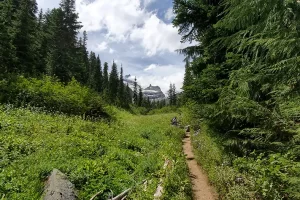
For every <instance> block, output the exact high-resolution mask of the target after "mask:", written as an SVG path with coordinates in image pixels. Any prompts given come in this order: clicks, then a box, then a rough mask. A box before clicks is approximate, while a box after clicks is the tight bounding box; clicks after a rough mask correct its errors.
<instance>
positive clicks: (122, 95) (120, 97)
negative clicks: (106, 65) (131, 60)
mask: <svg viewBox="0 0 300 200" xmlns="http://www.w3.org/2000/svg"><path fill="white" fill-rule="evenodd" d="M125 89H126V88H125V85H124V78H123V67H121V72H120V79H119V88H118V100H119V104H120V105H121V106H122V107H124V106H125V103H126V102H124V100H125V99H126V96H125Z"/></svg>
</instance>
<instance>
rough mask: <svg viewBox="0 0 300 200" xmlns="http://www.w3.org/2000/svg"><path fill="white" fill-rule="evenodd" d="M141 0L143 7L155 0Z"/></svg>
mask: <svg viewBox="0 0 300 200" xmlns="http://www.w3.org/2000/svg"><path fill="white" fill-rule="evenodd" d="M143 1H144V7H147V6H149V5H150V4H152V3H153V2H154V1H156V0H143Z"/></svg>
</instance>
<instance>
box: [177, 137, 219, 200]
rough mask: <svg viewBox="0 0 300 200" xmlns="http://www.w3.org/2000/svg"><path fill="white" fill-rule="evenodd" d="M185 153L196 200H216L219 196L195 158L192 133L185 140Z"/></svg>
mask: <svg viewBox="0 0 300 200" xmlns="http://www.w3.org/2000/svg"><path fill="white" fill-rule="evenodd" d="M183 151H184V154H185V155H186V162H187V164H188V167H189V171H190V178H191V181H192V185H193V196H194V200H216V199H217V195H216V193H215V192H214V189H213V187H212V186H210V185H209V182H208V178H207V176H206V175H205V174H204V173H203V171H202V169H201V167H200V166H199V165H198V163H197V161H196V160H195V158H194V153H193V147H192V143H191V136H190V133H186V137H185V139H184V140H183Z"/></svg>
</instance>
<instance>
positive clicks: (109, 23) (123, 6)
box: [76, 0, 147, 41]
mask: <svg viewBox="0 0 300 200" xmlns="http://www.w3.org/2000/svg"><path fill="white" fill-rule="evenodd" d="M76 8H77V11H78V13H79V20H80V21H81V22H82V25H83V26H84V29H85V30H86V31H101V30H105V31H107V32H108V33H107V35H108V36H110V37H113V38H114V39H118V40H120V41H122V40H125V39H126V38H127V35H128V33H129V32H130V31H131V30H132V29H133V28H134V27H135V26H140V25H142V24H143V21H144V20H145V18H146V17H147V13H146V12H145V11H144V10H143V9H142V8H141V2H140V0H122V1H120V0H95V1H93V2H91V3H90V4H86V3H84V0H76Z"/></svg>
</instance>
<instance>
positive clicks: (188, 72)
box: [182, 60, 193, 90]
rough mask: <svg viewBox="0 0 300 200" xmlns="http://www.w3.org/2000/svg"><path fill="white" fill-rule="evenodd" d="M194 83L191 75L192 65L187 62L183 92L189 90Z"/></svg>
mask: <svg viewBox="0 0 300 200" xmlns="http://www.w3.org/2000/svg"><path fill="white" fill-rule="evenodd" d="M192 83H193V77H192V73H191V68H190V63H189V61H188V60H187V61H186V64H185V74H184V80H183V88H182V89H183V90H188V88H189V87H190V86H191V85H192Z"/></svg>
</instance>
